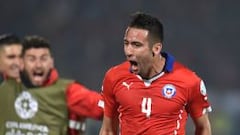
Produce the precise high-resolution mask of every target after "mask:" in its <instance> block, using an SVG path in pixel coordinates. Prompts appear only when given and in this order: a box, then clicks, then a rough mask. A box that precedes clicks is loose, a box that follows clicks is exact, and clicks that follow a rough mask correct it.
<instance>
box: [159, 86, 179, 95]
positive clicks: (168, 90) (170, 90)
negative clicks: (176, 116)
mask: <svg viewBox="0 0 240 135" xmlns="http://www.w3.org/2000/svg"><path fill="white" fill-rule="evenodd" d="M162 94H163V96H164V97H165V98H173V97H174V96H175V94H176V88H175V87H174V86H173V85H172V84H166V85H165V86H164V87H163V89H162Z"/></svg>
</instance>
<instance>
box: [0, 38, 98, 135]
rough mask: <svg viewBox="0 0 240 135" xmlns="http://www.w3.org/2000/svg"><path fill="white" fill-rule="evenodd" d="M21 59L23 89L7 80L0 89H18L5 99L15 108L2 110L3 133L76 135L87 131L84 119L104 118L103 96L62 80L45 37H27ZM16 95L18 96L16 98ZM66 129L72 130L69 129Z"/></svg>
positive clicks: (69, 81) (11, 91)
mask: <svg viewBox="0 0 240 135" xmlns="http://www.w3.org/2000/svg"><path fill="white" fill-rule="evenodd" d="M22 59H23V64H24V71H23V72H22V73H21V81H22V84H23V85H21V87H20V86H19V85H17V84H16V83H13V82H7V81H6V82H7V83H5V85H3V86H1V90H5V88H8V87H14V88H15V90H14V91H13V90H12V89H10V90H9V91H10V93H9V94H10V95H13V96H9V97H8V99H6V100H8V104H10V105H11V104H14V106H11V108H10V109H8V111H4V110H3V111H0V113H1V115H2V116H3V117H4V116H5V117H4V118H3V120H2V119H1V120H2V121H1V120H0V125H2V126H4V127H0V130H1V131H0V132H4V134H7V133H12V134H14V133H28V134H29V133H32V134H49V135H56V134H63V135H66V134H68V135H74V134H79V133H78V132H76V131H74V130H76V129H77V130H79V129H80V130H82V131H84V130H85V125H84V120H85V118H88V117H89V118H93V119H101V118H102V115H103V111H102V108H101V104H102V103H103V102H102V97H101V95H100V94H98V93H96V92H94V91H91V90H89V89H87V88H86V87H84V86H83V85H81V84H79V83H76V82H75V81H74V80H68V79H63V78H59V76H58V73H57V70H56V69H55V67H54V60H53V57H52V54H51V48H50V44H49V43H48V42H47V41H46V40H45V39H44V38H42V37H39V36H29V37H26V38H25V39H24V42H23V50H22ZM14 85H15V86H14ZM11 93H13V94H11ZM15 95H18V96H17V97H14V96H15ZM12 97H13V98H12ZM1 98H4V96H3V97H1ZM9 99H10V100H9ZM12 99H14V100H12ZM15 99H16V100H15ZM0 107H1V105H0ZM0 109H2V108H0ZM69 112H70V117H71V118H70V119H72V118H73V117H72V116H74V118H78V119H77V120H79V118H80V119H81V120H83V121H82V122H83V123H77V122H76V120H74V121H73V120H70V121H69ZM10 114H11V115H10ZM76 116H77V117H76ZM1 122H3V123H1ZM68 122H69V125H68ZM10 123H15V124H20V125H21V124H25V125H32V126H33V127H35V128H33V129H28V128H26V127H22V126H18V127H12V126H11V124H10ZM67 127H70V128H71V130H67ZM2 128H3V129H4V130H2ZM40 129H41V130H40ZM82 133H83V132H82ZM82 133H80V134H82ZM0 134H1V133H0Z"/></svg>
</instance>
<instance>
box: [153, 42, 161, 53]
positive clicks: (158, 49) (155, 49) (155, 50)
mask: <svg viewBox="0 0 240 135" xmlns="http://www.w3.org/2000/svg"><path fill="white" fill-rule="evenodd" d="M161 51H162V43H160V42H158V43H155V44H154V45H153V47H152V52H153V55H154V56H156V55H159V54H160V52H161Z"/></svg>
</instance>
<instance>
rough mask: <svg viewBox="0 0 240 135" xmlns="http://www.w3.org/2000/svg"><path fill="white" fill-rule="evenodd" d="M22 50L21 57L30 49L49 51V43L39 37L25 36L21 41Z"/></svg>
mask: <svg viewBox="0 0 240 135" xmlns="http://www.w3.org/2000/svg"><path fill="white" fill-rule="evenodd" d="M22 44H23V49H22V56H23V55H24V54H25V52H26V51H27V50H28V49H31V48H47V49H49V50H50V51H51V47H50V43H49V42H48V40H47V39H45V38H44V37H40V36H37V35H31V36H26V37H24V39H23V42H22Z"/></svg>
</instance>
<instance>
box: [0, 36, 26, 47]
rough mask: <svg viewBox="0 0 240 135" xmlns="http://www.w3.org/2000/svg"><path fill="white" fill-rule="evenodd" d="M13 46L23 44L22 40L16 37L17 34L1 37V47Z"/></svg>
mask: <svg viewBox="0 0 240 135" xmlns="http://www.w3.org/2000/svg"><path fill="white" fill-rule="evenodd" d="M12 44H21V40H20V38H19V37H18V36H17V35H15V34H2V35H0V47H2V46H9V45H12Z"/></svg>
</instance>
